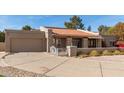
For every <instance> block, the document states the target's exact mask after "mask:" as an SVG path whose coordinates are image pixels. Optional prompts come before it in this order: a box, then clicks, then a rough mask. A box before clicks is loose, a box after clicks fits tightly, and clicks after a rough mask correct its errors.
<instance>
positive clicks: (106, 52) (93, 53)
mask: <svg viewBox="0 0 124 93" xmlns="http://www.w3.org/2000/svg"><path fill="white" fill-rule="evenodd" d="M112 55H124V50H114V51H110V50H104V51H102V52H99V51H97V50H92V51H91V52H89V53H83V52H80V53H78V55H77V56H78V57H79V58H85V57H92V56H93V57H95V56H112Z"/></svg>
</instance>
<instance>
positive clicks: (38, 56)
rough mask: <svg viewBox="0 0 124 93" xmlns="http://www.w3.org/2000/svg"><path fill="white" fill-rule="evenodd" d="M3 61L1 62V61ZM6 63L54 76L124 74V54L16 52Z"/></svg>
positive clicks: (7, 58) (7, 57)
mask: <svg viewBox="0 0 124 93" xmlns="http://www.w3.org/2000/svg"><path fill="white" fill-rule="evenodd" d="M0 63H1V62H0ZM4 64H7V65H9V66H12V67H15V68H18V69H23V70H26V71H30V72H35V73H39V74H42V75H43V76H54V77H108V76H124V56H122V55H118V56H102V57H88V58H83V59H79V58H71V57H58V56H53V55H50V54H48V53H38V52H37V53H35V52H34V53H15V54H12V55H8V56H6V57H5V59H4Z"/></svg>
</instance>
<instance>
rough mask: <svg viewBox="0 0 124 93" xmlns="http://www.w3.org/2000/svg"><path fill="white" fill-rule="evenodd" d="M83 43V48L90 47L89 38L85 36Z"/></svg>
mask: <svg viewBox="0 0 124 93" xmlns="http://www.w3.org/2000/svg"><path fill="white" fill-rule="evenodd" d="M82 43H83V44H82V45H83V48H88V38H83V40H82Z"/></svg>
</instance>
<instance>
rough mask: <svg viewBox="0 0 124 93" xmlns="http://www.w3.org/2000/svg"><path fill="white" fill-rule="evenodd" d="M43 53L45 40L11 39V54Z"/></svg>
mask: <svg viewBox="0 0 124 93" xmlns="http://www.w3.org/2000/svg"><path fill="white" fill-rule="evenodd" d="M40 51H45V39H27V38H26V39H25V38H21V39H20V38H18V39H17V38H16V39H11V52H40Z"/></svg>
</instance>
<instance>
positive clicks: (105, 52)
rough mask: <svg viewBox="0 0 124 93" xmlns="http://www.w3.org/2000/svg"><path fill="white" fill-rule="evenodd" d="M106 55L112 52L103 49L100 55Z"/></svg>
mask: <svg viewBox="0 0 124 93" xmlns="http://www.w3.org/2000/svg"><path fill="white" fill-rule="evenodd" d="M108 55H112V52H110V51H108V50H104V51H103V52H102V56H108Z"/></svg>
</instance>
